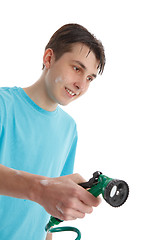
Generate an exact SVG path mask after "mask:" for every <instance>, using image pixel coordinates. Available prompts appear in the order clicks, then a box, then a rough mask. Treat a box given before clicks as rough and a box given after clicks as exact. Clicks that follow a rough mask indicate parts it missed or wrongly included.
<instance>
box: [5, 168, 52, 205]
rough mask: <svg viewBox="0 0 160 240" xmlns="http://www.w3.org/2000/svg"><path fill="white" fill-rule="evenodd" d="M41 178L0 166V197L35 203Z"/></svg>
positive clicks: (42, 178) (39, 189) (43, 178)
mask: <svg viewBox="0 0 160 240" xmlns="http://www.w3.org/2000/svg"><path fill="white" fill-rule="evenodd" d="M45 179H48V178H46V177H43V176H39V175H35V174H30V173H27V172H23V171H19V170H14V169H12V168H8V167H5V166H3V165H1V164H0V195H5V196H10V197H15V198H21V199H28V200H32V201H37V199H36V198H38V195H40V194H41V193H40V191H41V185H40V184H39V182H40V180H45Z"/></svg>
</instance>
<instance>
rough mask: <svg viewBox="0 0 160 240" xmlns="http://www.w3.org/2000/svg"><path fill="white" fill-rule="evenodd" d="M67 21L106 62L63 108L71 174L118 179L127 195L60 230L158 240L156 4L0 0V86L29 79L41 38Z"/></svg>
mask: <svg viewBox="0 0 160 240" xmlns="http://www.w3.org/2000/svg"><path fill="white" fill-rule="evenodd" d="M71 22H74V23H75V22H76V23H79V24H82V25H84V26H85V27H86V28H88V30H89V31H91V32H92V33H94V34H95V35H96V37H97V38H98V39H101V40H102V42H103V45H104V47H105V51H106V59H107V61H106V68H105V71H104V74H103V75H102V76H99V77H98V78H97V79H96V80H95V81H94V82H92V83H91V87H90V89H89V91H88V93H87V94H86V95H85V96H83V97H82V98H80V99H79V100H77V101H75V102H74V103H72V104H70V105H69V106H67V107H65V110H66V111H67V112H69V113H70V114H71V115H72V116H73V118H74V119H75V120H76V122H77V126H78V132H79V142H78V148H77V155H76V164H75V172H79V173H80V174H81V175H82V176H84V177H85V178H86V179H89V178H90V177H91V176H92V173H93V172H94V171H96V170H100V171H102V172H103V173H104V174H106V175H108V176H109V177H112V178H119V179H123V180H125V181H127V182H128V184H129V186H130V195H129V199H128V200H127V202H126V204H124V205H123V206H122V207H120V208H118V209H115V208H112V207H111V206H109V205H108V204H107V203H106V202H105V201H104V200H103V202H102V204H101V205H100V206H99V207H98V208H96V209H95V210H94V212H93V214H91V215H87V216H86V218H84V219H82V220H76V221H72V222H68V223H65V224H64V225H66V224H67V225H71V226H75V227H78V228H79V229H80V230H81V232H82V239H84V240H91V239H95V240H96V239H109V240H117V239H119V240H122V239H123V240H128V239H129V240H135V239H160V233H159V222H158V221H157V219H158V218H157V217H159V214H160V193H159V192H160V190H159V187H160V180H159V159H160V151H159V146H160V109H159V107H160V106H159V105H160V84H159V81H160V71H159V68H160V67H159V66H160V7H159V1H158V0H157V1H155V0H152V1H148V0H146V1H142V0H134V1H130V0H126V1H125V0H121V1H119V0H112V1H108V0H105V1H103V0H99V1H89V0H88V1H83V0H82V1H71V0H68V1H54V0H52V1H50V0H45V1H40V0H39V1H33V0H32V1H31V0H28V1H20V0H19V1H18V0H14V1H11V0H10V1H7V0H6V1H1V3H0V36H1V37H0V86H21V87H26V86H29V85H31V84H32V83H33V82H35V81H36V80H37V79H38V78H39V76H40V74H41V67H42V56H43V52H44V47H45V45H46V44H47V42H48V40H49V38H50V37H51V35H52V34H53V33H54V32H55V31H56V30H57V29H58V28H59V27H61V26H62V25H63V24H66V23H71ZM62 225H63V224H62ZM62 225H61V226H62ZM37 230H38V229H37ZM75 236H76V235H75V234H74V233H72V234H69V233H57V234H55V235H54V238H53V239H61V240H62V239H67V240H71V239H74V237H75ZM18 240H19V239H18ZM30 240H31V239H30Z"/></svg>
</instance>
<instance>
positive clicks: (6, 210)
mask: <svg viewBox="0 0 160 240" xmlns="http://www.w3.org/2000/svg"><path fill="white" fill-rule="evenodd" d="M76 145H77V131H76V124H75V121H74V120H73V119H72V118H71V117H70V116H69V115H68V114H67V113H66V112H64V111H63V110H62V109H61V108H60V107H59V106H58V107H57V108H56V110H55V111H53V112H49V111H46V110H44V109H42V108H40V107H39V106H38V105H37V104H35V103H34V102H33V101H32V100H31V98H29V96H28V95H27V94H26V93H25V91H24V90H23V89H22V88H18V87H13V88H9V87H4V88H0V164H3V165H4V166H7V167H10V168H13V169H17V170H22V171H26V172H29V173H33V174H38V175H42V176H47V177H58V176H62V175H67V174H71V173H72V172H73V165H74V158H75V151H76ZM4 181H5V179H4ZM49 217H50V216H49V214H48V213H47V212H46V211H45V210H44V209H43V207H41V206H40V205H39V204H37V203H35V202H32V201H29V200H23V199H18V198H12V197H7V196H0V239H1V240H9V239H10V240H20V239H23V240H44V239H45V236H46V233H45V230H44V228H45V225H46V223H47V222H48V220H49Z"/></svg>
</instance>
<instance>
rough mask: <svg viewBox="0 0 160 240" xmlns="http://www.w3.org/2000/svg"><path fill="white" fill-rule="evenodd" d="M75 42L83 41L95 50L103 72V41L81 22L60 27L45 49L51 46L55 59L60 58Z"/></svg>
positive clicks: (91, 49)
mask: <svg viewBox="0 0 160 240" xmlns="http://www.w3.org/2000/svg"><path fill="white" fill-rule="evenodd" d="M73 43H83V44H85V45H86V46H88V47H89V49H90V52H91V51H93V52H94V54H95V56H96V58H97V60H99V61H100V63H99V66H98V69H99V74H102V73H103V70H104V66H105V53H104V47H103V45H102V43H101V41H99V40H97V39H96V37H95V36H94V35H93V34H91V33H90V32H89V31H88V30H87V29H86V28H84V27H83V26H81V25H79V24H66V25H64V26H62V27H61V28H60V29H58V30H57V31H56V32H55V33H54V34H53V36H52V37H51V39H50V40H49V42H48V44H47V45H46V47H45V50H46V49H48V48H51V49H52V50H53V51H54V54H55V60H58V59H59V58H60V57H61V56H62V55H63V54H64V53H66V52H70V51H71V50H72V44H73ZM43 68H44V65H43Z"/></svg>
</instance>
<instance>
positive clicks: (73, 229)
mask: <svg viewBox="0 0 160 240" xmlns="http://www.w3.org/2000/svg"><path fill="white" fill-rule="evenodd" d="M65 231H72V232H76V233H77V238H76V239H75V240H80V239H81V232H80V231H79V230H78V229H77V228H75V227H56V228H50V229H49V230H48V232H51V233H54V232H65Z"/></svg>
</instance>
